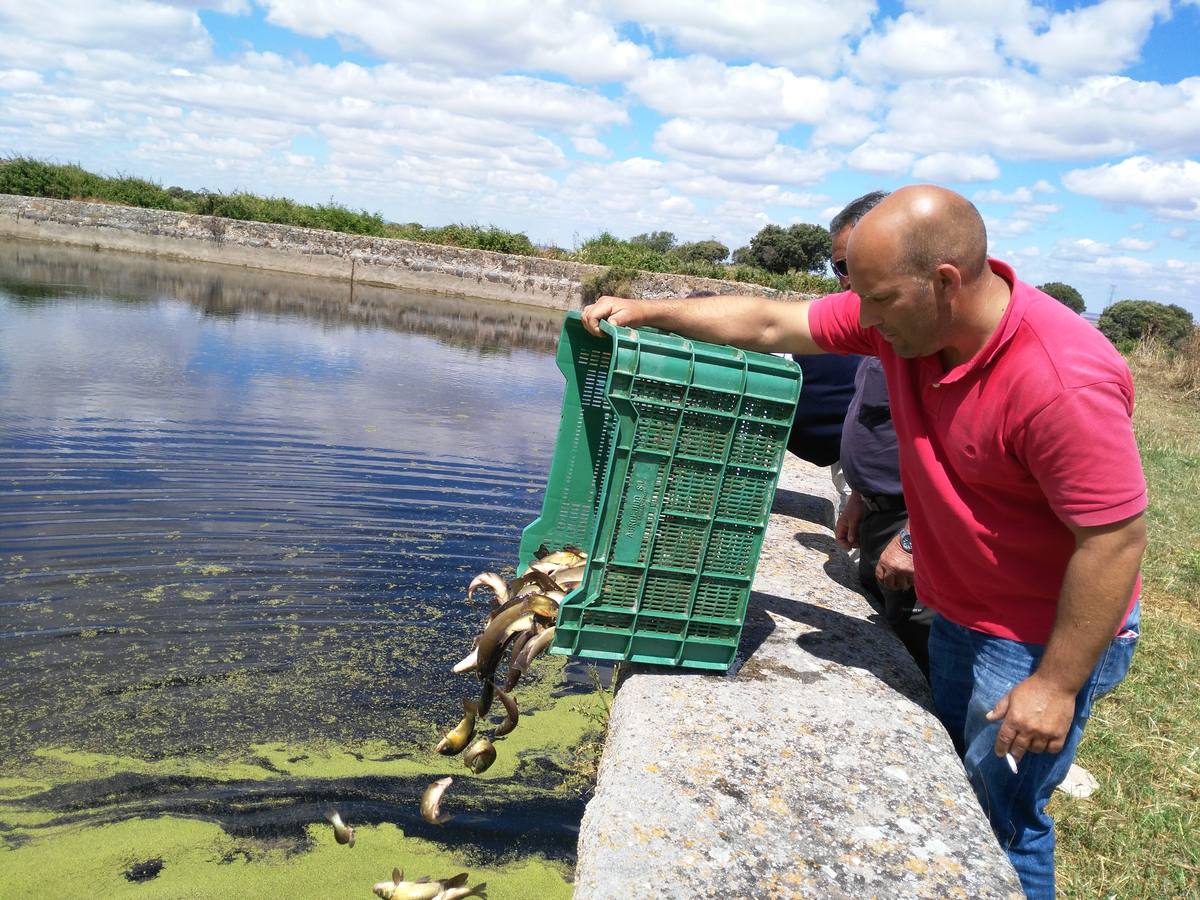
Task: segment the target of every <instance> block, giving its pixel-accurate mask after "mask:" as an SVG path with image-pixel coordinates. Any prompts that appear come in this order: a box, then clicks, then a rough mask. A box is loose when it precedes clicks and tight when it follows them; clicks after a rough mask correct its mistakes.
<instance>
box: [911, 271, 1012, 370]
mask: <svg viewBox="0 0 1200 900" xmlns="http://www.w3.org/2000/svg"><path fill="white" fill-rule="evenodd" d="M988 265H989V266H991V269H992V271H993V272H995V273H996V274H997V275H999V276H1000V277H1001V278H1003V279H1004V280H1005V281H1006V282H1008V289H1009V301H1008V307H1007V308H1006V309H1005V310H1004V315H1003V316H1001V318H1000V324H999V325H997V326H996V330H995V331H993V332H992V336H991V337H990V338H988V341H987V343H986V344H984V345H983V347H981V348H980V350H979V352H978V353H976V354H975V355H974V356H972V357H971V358H970V359H968V360H967V361H966V362H965V363H962V364H961V365H957V366H955V367H954V368H953V369H951V370H950V371H949V372H946V373H945V374H944V375H942V377H941V378H939V379H937V381H938V383H939V384H949V383H951V382H955V381H959V380H960V379H962V378H965V377H966V376H967V375H969V374H971V373H972V372H977V371H980V370H982V369H985V368H987V367H988V366H989V365H991V364H992V361H993V360H994V359H995V358H996V357H997V356H999V355H1000V352H1001V351H1002V350H1003V349H1004V348H1005V346H1007V345H1008V343H1009V342H1010V341H1012V339H1013V335H1015V334H1016V333H1017V329H1018V328H1020V327H1021V322H1022V321H1023V320H1024V318H1025V308H1026V307H1027V306H1028V305H1029V291H1027V290H1023V289H1022V288H1023V285H1022V284H1021V283H1020V282H1019V281H1017V275H1016V273H1015V272H1014V271H1013V269H1012V266H1010V265H1008V263H1004V262H1001V261H1000V260H998V259H991V258H990V257H989V258H988ZM932 359H933V360H934V362H935V363H936V362H937V355H936V354H935V355H934V356H933V357H932Z"/></svg>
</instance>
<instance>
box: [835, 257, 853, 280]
mask: <svg viewBox="0 0 1200 900" xmlns="http://www.w3.org/2000/svg"><path fill="white" fill-rule="evenodd" d="M831 265H832V266H833V271H835V272H836V273H837V274H839V275H841V276H842V277H843V278H849V277H850V268H849V266H847V265H846V261H845V260H844V259H835V260H834V261H833V262H832V263H831Z"/></svg>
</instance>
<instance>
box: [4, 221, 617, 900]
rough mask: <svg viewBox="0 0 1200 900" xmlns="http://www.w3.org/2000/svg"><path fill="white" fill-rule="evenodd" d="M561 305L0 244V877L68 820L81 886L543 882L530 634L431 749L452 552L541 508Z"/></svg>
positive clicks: (463, 636)
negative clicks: (550, 307)
mask: <svg viewBox="0 0 1200 900" xmlns="http://www.w3.org/2000/svg"><path fill="white" fill-rule="evenodd" d="M560 327H561V314H556V313H548V312H543V311H541V310H536V309H530V308H526V307H520V306H513V305H504V304H492V303H488V302H485V301H469V300H461V299H451V298H445V297H436V296H421V295H414V294H409V293H404V292H400V291H394V290H385V289H372V288H364V287H362V286H357V287H356V288H355V289H354V290H353V292H352V291H351V289H350V286H349V285H345V284H340V283H335V282H326V281H321V280H318V279H305V278H298V277H294V276H286V275H277V274H268V273H254V272H247V271H243V270H239V269H234V268H226V267H215V266H201V265H196V264H187V263H172V262H165V261H158V260H153V259H149V258H143V257H137V256H132V255H130V256H125V255H119V254H111V253H97V252H92V251H88V250H77V249H67V248H61V247H53V246H49V245H41V244H35V243H26V242H10V243H7V244H5V245H2V246H0V561H2V566H0V653H2V654H3V659H4V665H3V673H2V674H0V753H3V758H4V759H5V760H6V765H5V771H4V777H3V778H0V841H3V842H4V843H5V844H6V845H7V848H8V849H9V850H10V851H12V852H9V853H5V854H4V855H5V856H6V857H7V858H8V861H6V862H5V864H4V866H3V867H2V868H4V869H6V870H7V871H8V873H9V874H8V875H7V876H6V875H4V874H3V873H0V894H3V893H4V891H5V884H6V880H7V883H8V886H9V888H11V889H12V890H14V891H18V890H24V888H23V887H22V885H25V886H28V884H29V882H28V881H26V882H23V881H21V879H22V878H25V879H29V878H36V877H37V873H38V871H39V869H40V870H41V872H42V873H44V871H45V868H44V866H46V865H51V864H55V861H56V860H58V859H59V857H61V856H63V854H66V853H68V852H70V853H75V854H79V853H81V852H82V853H84V858H83V859H82V860H81V859H80V857H79V856H78V855H76V856H75V857H74V858H73V859H71V860H70V861H68V860H67V859H65V858H64V859H62V860H61V864H62V865H63V867H64V868H63V871H64V873H65V872H66V871H67V870H68V869H70V870H71V871H73V872H75V873H78V872H79V871H80V866H83V867H84V869H83V870H84V871H85V872H89V873H91V874H90V875H89V876H88V877H89V878H91V879H92V881H91V884H92V885H93V886H94V888H95V890H97V891H98V892H99V893H97V896H106V895H108V893H110V892H118V893H119V892H120V891H121V890H122V889H124V888H126V887H127V888H128V889H130V890H137V891H138V892H139V893H141V894H142V895H144V896H155V895H156V894H154V893H153V891H155V890H158V891H161V896H178V891H179V890H180V889H181V887H182V886H184V885H186V886H187V890H188V891H189V892H193V893H194V892H197V891H198V892H199V893H194V895H196V896H201V895H203V896H210V895H211V896H225V895H229V896H234V895H242V894H244V895H246V896H251V895H257V894H258V887H256V885H266V884H275V883H277V881H276V880H279V881H278V883H279V884H286V885H288V887H287V892H288V895H289V896H310V895H311V896H340V895H359V896H362V895H366V894H367V892H369V888H370V885H371V883H373V882H375V881H378V880H381V879H384V878H386V877H387V876H388V873H390V871H391V867H392V865H397V866H400V867H401V868H405V869H406V871H407V873H408V874H409V875H410V876H411V877H417V876H420V875H426V874H428V875H432V876H433V877H434V878H440V877H446V876H447V875H449V874H453V873H452V872H451V871H450V870H449V868H448V867H455V871H457V870H458V869H460V868H461V869H463V870H466V869H473V870H474V869H478V870H480V871H484V872H486V873H487V874H488V875H489V877H490V878H491V880H492V884H493V887H492V894H491V896H492V897H493V898H496V897H506V896H521V895H525V894H528V895H529V896H534V895H539V896H547V895H548V893H547V892H549V895H556V894H557V895H563V894H566V893H569V885H568V884H567V883H566V881H565V878H566V877H567V876H568V875H569V872H570V868H571V865H572V864H573V854H574V839H575V831H576V828H577V826H578V822H579V818H580V816H581V813H582V806H583V798H582V793H581V788H580V786H579V784H578V771H577V769H578V760H579V753H578V748H579V746H581V745H586V743H587V741H588V739H589V736H590V735H594V733H595V731H596V728H597V722H598V721H599V720H600V718H601V716H600V715H599V713H598V709H597V707H596V705H595V700H596V697H595V695H594V694H590V693H587V692H586V687H587V685H586V684H582V685H580V684H577V682H580V681H583V682H586V681H587V679H586V678H582V679H581V678H574V679H572V678H570V677H564V672H563V665H562V663H561V661H559V660H557V659H546V660H545V661H544V663H545V664H544V666H543V667H542V668H541V674H540V675H539V676H538V677H536V678H535V679H533V683H532V684H530V685H528V686H525V685H524V684H523V685H522V687H521V688H519V690H518V695H519V696H518V700H520V701H521V702H522V704H523V712H524V713H525V714H524V715H523V716H522V720H521V727H520V728H518V730H517V731H515V732H514V733H513V734H512V735H510V736H509V738H508V739H506V740H505V741H504V742H498V743H497V748H498V750H499V751H500V759H499V761H498V762H497V764H496V765H495V767H493V769H492V770H491V771H489V772H488V773H487V774H486V775H485V776H483V777H476V776H472V775H470V773H468V772H467V770H466V769H465V768H463V767H462V764H461V762H459V761H458V760H457V759H445V758H443V757H438V756H437V755H435V754H432V753H431V752H430V747H431V746H432V744H433V743H434V742H436V740H437V738H438V736H439V735H440V734H441V733H442V732H443V731H445V730H446V729H447V728H449V727H450V726H452V725H453V724H454V723H455V722H456V721H457V719H458V718H459V716H460V715H461V698H462V697H464V696H468V695H469V694H470V693H471V692H472V687H474V686H475V685H474V682H473V681H471V679H470V676H466V677H465V680H464V676H453V675H451V674H450V673H449V668H450V666H451V665H452V664H453V663H454V662H455V661H457V660H458V659H459V658H460V657H461V656H463V655H464V654H465V652H466V651H467V650H468V649H469V647H470V640H471V638H472V637H473V636H474V635H475V634H476V633H478V631H479V627H480V623H481V619H482V616H483V614H484V612H485V611H486V610H485V607H483V606H480V605H478V604H477V605H475V606H474V607H470V606H468V604H467V603H466V600H465V588H466V585H467V583H468V582H469V581H470V579H471V578H472V577H473V576H474V575H475V574H477V573H479V572H481V571H484V570H501V569H503V567H505V566H507V567H509V572H510V573H511V566H512V565H513V564H515V562H516V558H517V547H518V541H519V537H520V531H521V529H522V528H523V527H524V526H525V525H526V524H528V523H529V522H530V521H531V520H532V519H533V518H534V517H535V516H536V515H537V513H538V511H539V509H540V507H541V501H542V491H543V488H544V485H545V477H546V472H547V470H548V468H549V464H550V459H551V456H552V454H553V450H554V437H555V432H556V429H557V424H558V418H559V406H560V403H561V398H562V389H563V380H562V376H561V374H560V373H559V372H558V370H557V368H556V367H555V364H554V357H553V353H554V349H555V347H556V344H557V337H558V333H559V329H560ZM568 674H569V673H568ZM506 745H507V746H506ZM444 774H451V775H453V776H455V787H454V788H452V789H451V791H450V792H448V795H447V800H446V806H447V807H448V811H450V812H451V813H454V812H455V807H456V806H457V807H458V810H459V815H458V816H457V818H456V819H455V820H452V821H451V822H450V823H448V824H447V825H446V826H443V827H442V828H440V829H439V828H437V827H435V826H430V825H428V824H426V823H425V822H424V821H423V820H421V819H420V817H419V814H418V798H419V796H420V793H421V791H422V790H423V789H424V787H425V785H426V784H427V783H428V782H429V781H430V780H431V779H432V778H435V777H440V776H441V775H444ZM330 805H334V806H337V807H338V808H339V809H341V810H342V812H343V815H344V816H345V817H346V818H347V820H349V821H350V822H351V824H356V825H357V826H359V839H358V842H357V845H356V847H355V848H353V849H348V848H345V847H339V846H337V845H336V844H334V843H333V839H332V832H331V829H329V827H328V826H327V825H324V824H323V821H324V820H323V818H322V816H323V813H324V811H325V810H326V808H327V807H329V806H330ZM80 847H90V848H94V849H92V850H87V851H81V850H80ZM0 852H2V851H0ZM406 859H408V860H410V864H409V865H407V866H406V865H405V860H406ZM10 862H11V863H14V864H13V865H10ZM419 865H425V866H427V867H429V868H430V871H424V870H420V871H418V870H417V866H419ZM437 866H441V867H443V868H445V869H446V871H441V870H438V869H436V867H437ZM148 873H149V874H148ZM473 874H474V873H473ZM264 879H265V880H264ZM497 879H499V881H497ZM506 879H507V880H506ZM472 883H474V879H472ZM264 889H265V888H264ZM497 889H500V890H497ZM147 891H151V893H147ZM297 891H299V892H297Z"/></svg>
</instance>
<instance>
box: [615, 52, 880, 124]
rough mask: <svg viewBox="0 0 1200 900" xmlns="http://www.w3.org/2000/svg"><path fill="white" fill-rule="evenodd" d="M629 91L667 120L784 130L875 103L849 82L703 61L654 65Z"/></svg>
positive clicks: (631, 82)
mask: <svg viewBox="0 0 1200 900" xmlns="http://www.w3.org/2000/svg"><path fill="white" fill-rule="evenodd" d="M628 86H629V90H630V91H631V92H632V93H633V94H634V95H635V96H636V97H637V98H638V99H639V100H641V102H643V103H645V104H646V105H647V106H649V107H651V108H653V109H655V110H658V111H659V112H661V113H664V114H666V115H670V116H680V117H692V118H704V119H716V120H720V121H726V122H756V123H760V124H764V125H767V124H774V125H778V126H780V127H784V126H787V125H793V124H796V123H806V124H814V123H818V122H821V121H823V120H824V119H826V118H827V117H830V116H832V115H833V114H834V113H835V112H836V113H837V114H839V115H840V114H843V113H845V112H855V111H862V110H865V109H869V108H870V107H871V106H872V105H873V103H874V96H873V95H872V94H871V93H869V92H868V91H866V90H864V89H863V88H861V87H859V86H856V85H855V84H853V83H852V82H850V81H849V80H848V79H845V78H841V79H837V80H834V81H830V80H826V79H823V78H817V77H814V76H811V75H796V74H795V73H794V72H791V71H789V70H788V69H784V68H779V67H772V66H764V65H760V64H758V63H753V64H751V65H745V66H727V65H725V64H724V63H721V62H718V61H717V60H715V59H711V58H707V57H702V56H695V57H688V58H685V59H656V60H653V61H651V62H650V63H648V64H647V65H646V66H644V67H643V68H642V69H641V70H640V71H639V72H637V74H635V75H634V76H633V77H632V78H631V79H630V80H629V83H628Z"/></svg>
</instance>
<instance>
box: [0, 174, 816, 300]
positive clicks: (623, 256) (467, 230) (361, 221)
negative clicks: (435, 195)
mask: <svg viewBox="0 0 1200 900" xmlns="http://www.w3.org/2000/svg"><path fill="white" fill-rule="evenodd" d="M0 194H19V195H22V196H27V197H51V198H54V199H57V200H88V201H98V202H102V203H115V204H120V205H122V206H137V207H142V208H146V209H165V210H171V211H173V212H182V213H190V214H192V215H204V216H216V217H219V218H225V219H239V220H241V221H247V222H269V223H272V224H276V225H297V226H300V227H302V228H320V229H324V230H327V231H338V232H343V233H346V234H361V235H367V236H372V237H385V238H401V239H404V240H410V241H420V242H422V243H426V244H441V245H443V246H450V247H463V248H466V249H471V250H490V251H493V252H496V253H511V254H516V255H519V256H537V257H541V258H543V259H557V260H567V261H572V262H581V263H592V264H594V265H601V266H609V267H612V268H615V269H617V270H618V271H621V272H624V271H626V270H630V269H633V270H641V271H645V272H670V273H675V274H679V275H696V276H701V277H705V278H722V279H726V280H729V281H740V282H745V283H751V284H761V285H766V286H767V287H772V288H775V289H776V290H781V291H795V292H800V293H813V294H827V293H830V292H831V291H835V290H837V281H836V280H835V279H833V278H825V277H823V276H820V275H814V274H812V273H811V272H788V273H786V274H782V275H777V274H773V273H770V272H767V271H765V270H764V269H759V268H756V267H754V266H738V265H726V264H724V263H713V262H708V261H705V260H700V259H689V258H687V255H686V248H685V247H683V246H681V247H677V248H675V249H673V250H668V251H666V252H657V251H655V250H652V249H650V248H648V247H645V246H641V245H638V244H636V243H634V242H632V241H626V240H621V239H620V238H616V237H614V236H613V235H611V234H609V233H608V232H601V233H600V234H599V235H597V236H596V237H594V238H590V239H588V240H586V241H584V242H583V243H582V244H580V246H579V248H578V249H577V250H575V251H574V252H570V251H566V250H563V249H561V248H558V247H537V246H535V245H534V244H533V242H532V241H531V240H530V239H529V238H528V236H526V235H525V234H522V233H521V232H513V231H505V230H504V229H502V228H497V227H495V226H494V225H489V226H487V227H484V226H481V225H464V224H455V225H444V226H440V227H430V226H426V225H422V224H420V223H419V222H408V223H406V224H398V223H395V222H388V221H386V220H385V219H384V218H383V216H382V215H381V214H380V213H378V212H373V213H372V212H367V211H366V210H357V211H355V210H352V209H350V208H348V207H346V206H342V205H341V204H340V203H336V202H334V201H333V200H330V201H329V202H328V203H322V204H317V205H310V204H304V203H297V202H295V201H294V200H289V199H288V198H286V197H259V196H257V195H255V194H250V193H247V192H245V191H235V192H233V193H229V194H226V193H222V192H220V191H209V190H199V191H193V190H188V189H186V188H181V187H167V188H164V187H163V186H162V185H160V184H158V183H156V182H153V181H149V180H147V179H144V178H136V177H133V176H129V175H118V176H116V177H108V176H103V175H97V174H95V173H93V172H89V171H87V170H86V169H83V168H82V167H80V166H77V165H69V164H68V165H64V164H60V163H50V162H45V161H44V160H39V159H32V158H29V157H23V156H14V157H9V158H0ZM213 234H214V238H217V237H218V230H217V228H216V227H214V231H213ZM220 235H221V236H223V232H220Z"/></svg>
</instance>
